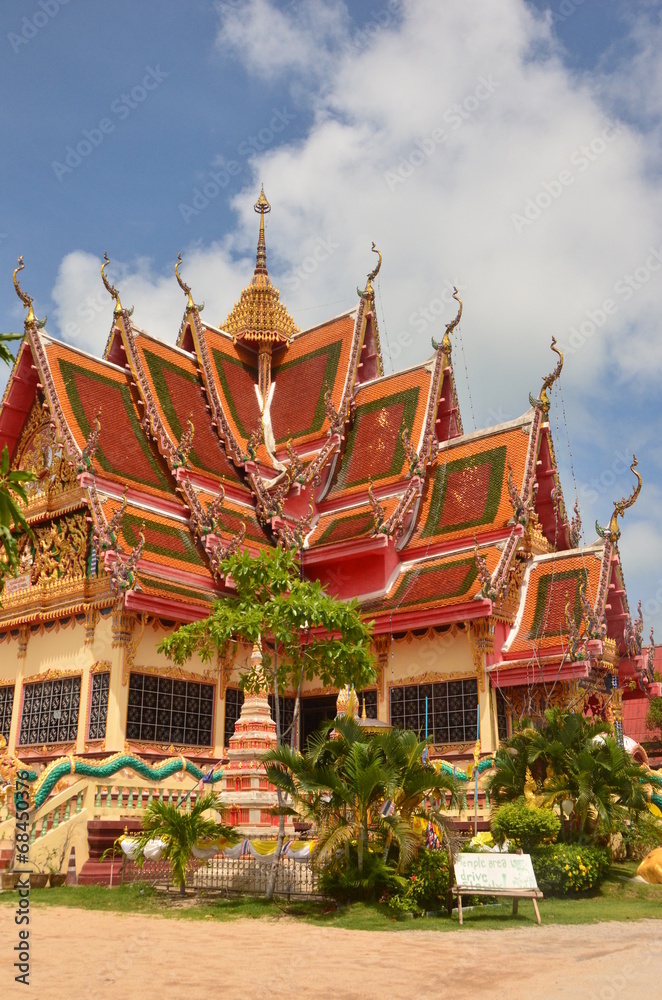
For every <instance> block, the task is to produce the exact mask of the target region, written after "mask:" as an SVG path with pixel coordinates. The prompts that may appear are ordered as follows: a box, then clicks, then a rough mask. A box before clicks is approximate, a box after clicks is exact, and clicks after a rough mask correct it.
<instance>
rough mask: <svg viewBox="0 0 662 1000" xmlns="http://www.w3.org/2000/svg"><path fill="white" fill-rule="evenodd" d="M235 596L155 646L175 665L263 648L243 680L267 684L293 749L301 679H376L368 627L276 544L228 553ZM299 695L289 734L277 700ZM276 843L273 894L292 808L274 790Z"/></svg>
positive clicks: (282, 735)
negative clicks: (236, 647)
mask: <svg viewBox="0 0 662 1000" xmlns="http://www.w3.org/2000/svg"><path fill="white" fill-rule="evenodd" d="M222 572H223V575H224V576H225V578H226V580H227V579H230V580H231V581H232V583H233V584H234V587H235V588H236V591H235V593H234V594H233V595H230V596H228V597H224V598H222V599H221V600H219V601H217V602H216V604H215V605H214V609H213V611H212V613H211V614H210V616H209V617H208V618H206V619H204V620H203V621H199V622H193V623H192V624H190V625H184V626H182V628H180V629H178V630H177V631H176V632H175V633H173V635H172V636H170V637H169V638H167V639H165V640H164V641H163V642H162V643H161V646H160V647H159V648H160V649H161V650H162V651H163V652H165V653H166V654H167V655H168V656H170V657H171V658H172V659H173V660H174V661H175V663H179V664H182V663H184V662H186V661H187V660H188V659H189V658H190V657H191V656H192V655H193V654H194V653H198V654H199V655H200V656H201V658H202V659H203V661H205V662H208V661H209V660H210V659H211V658H212V656H213V655H214V654H215V653H216V651H220V650H224V649H225V648H226V647H227V644H228V643H229V642H239V643H244V644H247V645H254V644H255V643H260V644H261V648H262V663H261V665H260V666H259V667H258V666H253V667H252V668H251V669H250V670H249V671H248V672H247V673H246V674H244V675H242V678H241V683H242V686H243V687H244V689H245V690H248V691H257V690H259V689H261V688H263V687H264V686H265V682H266V684H267V686H268V687H269V689H270V690H271V692H272V693H273V698H274V706H275V711H274V716H275V721H276V735H277V742H278V744H279V745H282V744H283V743H285V742H286V741H287V740H288V738H289V743H290V746H293V745H294V737H295V727H296V722H297V719H298V717H299V710H300V699H301V690H302V686H303V682H304V681H305V680H313V678H318V679H319V680H320V681H321V683H322V684H323V685H325V686H326V685H333V686H334V687H338V688H339V687H343V686H345V685H346V684H354V685H355V686H356V687H358V688H360V687H364V686H365V685H366V684H369V683H370V682H371V681H372V680H373V679H374V668H373V665H372V658H371V655H370V628H369V627H368V626H367V625H366V624H365V623H364V622H363V621H362V620H361V618H360V616H359V612H358V609H357V607H356V603H355V602H354V601H347V602H346V601H340V600H338V599H336V598H334V597H331V596H330V595H329V594H327V593H326V591H325V590H324V589H323V587H322V586H321V584H320V583H319V582H318V581H309V580H306V579H305V578H303V577H302V575H301V569H300V565H299V561H298V559H297V556H296V555H295V554H294V553H293V552H291V551H288V550H285V549H282V548H280V547H278V548H275V549H270V550H267V551H265V552H261V553H260V554H259V555H258V556H256V557H253V556H251V555H250V553H249V552H245V551H244V552H241V553H237V554H235V555H233V556H230V557H229V558H228V559H226V560H225V562H224V563H223V564H222ZM286 690H294V691H295V692H296V700H295V706H294V718H293V721H292V724H291V726H290V727H289V729H288V731H287V732H283V730H282V727H281V712H280V698H281V696H282V693H283V692H284V691H286ZM278 807H279V813H280V816H279V825H278V841H277V844H276V852H275V857H274V862H273V867H272V869H271V872H270V878H269V882H268V887H267V898H271V896H273V891H274V888H275V884H276V874H277V870H278V863H279V860H280V854H281V851H282V845H283V840H284V836H285V814H286V813H287V812H288V811H290V807H289V805H288V804H287V803H286V802H285V801H284V799H283V797H282V789H280V788H278Z"/></svg>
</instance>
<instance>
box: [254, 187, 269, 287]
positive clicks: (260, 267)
mask: <svg viewBox="0 0 662 1000" xmlns="http://www.w3.org/2000/svg"><path fill="white" fill-rule="evenodd" d="M253 209H254V211H256V212H257V213H258V215H259V216H260V233H259V236H258V240H257V255H256V258H255V273H256V274H266V273H267V244H266V242H265V239H264V217H265V215H267V214H268V213H269V212H270V211H271V205H270V204H269V202H268V201H267V196H266V195H265V193H264V184H263V185H262V190H261V191H260V197H259V198H258V199H257V201H256V202H255V204H254V205H253Z"/></svg>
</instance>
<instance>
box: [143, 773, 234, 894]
mask: <svg viewBox="0 0 662 1000" xmlns="http://www.w3.org/2000/svg"><path fill="white" fill-rule="evenodd" d="M218 808H219V803H218V799H217V797H216V795H214V793H213V792H210V793H208V794H207V795H205V796H202V797H200V798H198V799H197V800H196V802H195V805H193V806H192V808H191V809H190V810H188V811H187V810H186V809H181V808H178V807H177V806H173V805H169V804H168V803H166V802H151V803H150V804H149V806H148V807H147V809H146V811H145V817H144V819H143V824H142V831H141V833H140V834H139V836H138V846H137V850H136V854H135V861H136V863H137V864H138V865H140V866H142V865H143V864H144V862H145V847H146V846H147V844H148V842H149V841H150V840H162V841H163V842H164V844H165V848H164V852H163V856H164V857H165V858H166V859H167V860H168V861H169V862H170V864H171V865H172V878H173V881H174V883H175V885H176V886H178V887H179V891H180V893H181V894H182V895H184V893H185V892H186V869H187V867H188V864H189V862H190V860H191V858H192V857H193V847H194V846H195V844H198V843H201V842H202V843H204V842H210V841H216V840H219V839H220V838H221V837H225V838H226V839H227V840H229V841H230V843H236V837H235V835H234V833H233V831H232V829H231V828H230V827H227V826H224V825H223V824H222V823H218V822H217V821H216V820H215V819H214V818H213V817H212V816H210V815H208V814H209V813H210V811H211V810H215V809H218ZM206 814H207V815H206Z"/></svg>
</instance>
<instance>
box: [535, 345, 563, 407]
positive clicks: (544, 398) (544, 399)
mask: <svg viewBox="0 0 662 1000" xmlns="http://www.w3.org/2000/svg"><path fill="white" fill-rule="evenodd" d="M551 348H552V350H553V351H554V353H555V354H558V356H559V360H558V362H557V364H556V368H555V369H554V371H553V372H550V373H549V375H547V377H546V378H544V379H543V383H542V387H541V389H540V395H539V396H538V398H537V399H536V398H535V396H532V395H531V393H529V402H530V403H531V406H533V407H535V408H536V409H538V408H540V409H542V411H543V413H544V414H545V415H547V414H548V413H549V407H550V402H549V396H548V395H547V390H548V389H551V388H552V386H553V385H554V383H555V382H556V380H557V378H558V377H559V375H560V374H561V372H562V371H563V351H561V350H559V348H558V347H557V346H556V337H552V344H551Z"/></svg>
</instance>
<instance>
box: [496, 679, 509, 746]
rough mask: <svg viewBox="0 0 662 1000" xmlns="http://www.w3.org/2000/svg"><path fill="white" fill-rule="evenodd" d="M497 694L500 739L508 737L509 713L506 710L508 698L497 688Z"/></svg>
mask: <svg viewBox="0 0 662 1000" xmlns="http://www.w3.org/2000/svg"><path fill="white" fill-rule="evenodd" d="M494 693H495V695H496V706H497V726H498V730H499V739H500V740H507V739H508V715H507V712H506V699H505V698H504V696H503V693H502V692H501V691H500V690H499V688H496V689H495V691H494Z"/></svg>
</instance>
